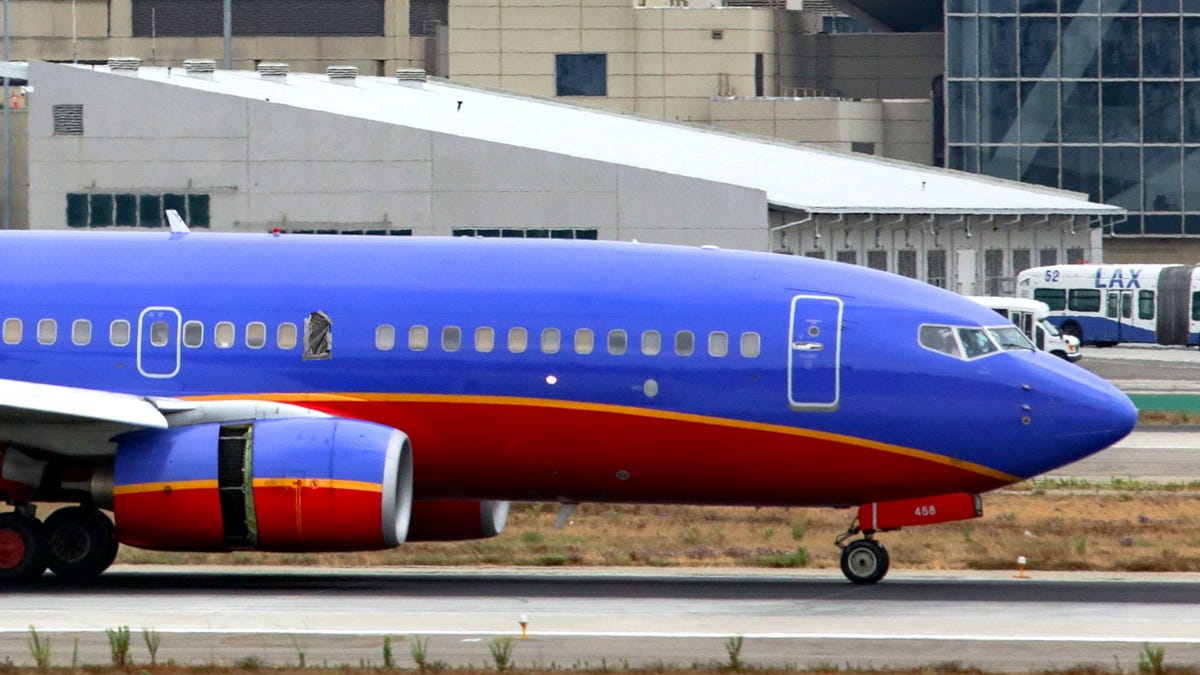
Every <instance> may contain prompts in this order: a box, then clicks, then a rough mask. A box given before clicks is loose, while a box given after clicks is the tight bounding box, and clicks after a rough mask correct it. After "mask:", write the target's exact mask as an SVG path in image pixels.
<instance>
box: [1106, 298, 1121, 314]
mask: <svg viewBox="0 0 1200 675" xmlns="http://www.w3.org/2000/svg"><path fill="white" fill-rule="evenodd" d="M1120 301H1121V294H1120V293H1112V292H1110V293H1109V294H1108V298H1106V303H1105V309H1104V314H1105V316H1107V317H1108V318H1110V319H1115V318H1117V305H1118V303H1120Z"/></svg>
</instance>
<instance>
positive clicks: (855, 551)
mask: <svg viewBox="0 0 1200 675" xmlns="http://www.w3.org/2000/svg"><path fill="white" fill-rule="evenodd" d="M859 532H862V533H863V538H862V539H856V540H854V541H852V542H850V543H849V544H847V543H845V542H846V540H847V539H849V538H850V537H853V536H854V535H856V534H858V533H859ZM835 543H836V544H837V546H838V548H840V549H842V574H844V575H846V578H847V579H849V580H850V581H851V582H853V583H856V584H873V583H875V582H877V581H879V580H880V579H882V578H883V577H884V576H885V575H887V573H888V565H889V564H891V560H890V558H889V557H888V552H887V549H885V548H884V547H883V545H882V544H880V543H879V542H878V541H875V531H874V530H866V531H863V530H860V529H859V527H858V519H857V518H855V519H854V522H853V523H852V524H851V525H850V529H849V530H847V531H846V532H844V533H843V534H842V535H841V536H839V537H838V538H837V541H836V542H835Z"/></svg>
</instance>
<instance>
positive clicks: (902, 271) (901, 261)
mask: <svg viewBox="0 0 1200 675" xmlns="http://www.w3.org/2000/svg"><path fill="white" fill-rule="evenodd" d="M896 274H899V275H900V276H902V277H908V278H909V279H916V278H917V252H916V251H914V250H913V249H910V248H906V249H901V250H899V251H896Z"/></svg>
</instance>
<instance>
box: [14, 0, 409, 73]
mask: <svg viewBox="0 0 1200 675" xmlns="http://www.w3.org/2000/svg"><path fill="white" fill-rule="evenodd" d="M72 6H74V16H72ZM9 12H10V14H9V26H10V30H11V45H10V53H11V54H12V58H13V59H14V60H33V59H40V60H46V61H63V62H69V61H71V60H73V59H78V60H79V61H80V62H85V63H87V62H91V63H97V62H98V63H103V62H105V61H106V60H107V59H108V58H109V57H112V56H136V57H138V58H140V59H142V60H143V62H145V63H146V64H147V65H164V66H166V65H178V64H180V63H181V62H182V61H183V60H184V59H193V58H212V59H217V61H218V63H220V61H221V59H222V56H223V53H224V45H223V42H222V39H221V38H220V37H162V36H159V37H157V38H154V39H151V38H149V37H133V34H134V32H133V15H132V1H131V0H75V2H74V3H71V2H62V1H61V0H10V10H9ZM408 14H409V2H408V0H384V26H383V34H382V35H379V36H368V37H363V36H317V37H261V36H260V37H255V36H235V37H234V38H233V43H232V50H233V67H234V68H238V69H244V70H253V69H254V66H255V65H256V64H257V63H259V62H262V61H283V62H286V63H289V64H290V65H291V67H292V70H295V71H304V72H322V71H324V69H325V67H326V66H330V65H354V66H358V68H359V72H361V73H363V74H364V75H385V74H390V73H392V72H394V71H395V69H397V68H421V67H424V65H425V55H426V43H427V42H429V38H422V37H411V36H410V35H409V33H408V27H409V26H408V22H409V16H408ZM72 26H74V39H72V30H73V29H72Z"/></svg>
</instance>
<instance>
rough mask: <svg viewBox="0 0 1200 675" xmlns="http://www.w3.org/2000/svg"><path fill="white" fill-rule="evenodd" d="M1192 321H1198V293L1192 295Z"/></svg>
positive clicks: (1199, 297) (1199, 318)
mask: <svg viewBox="0 0 1200 675" xmlns="http://www.w3.org/2000/svg"><path fill="white" fill-rule="evenodd" d="M1192 321H1200V293H1192Z"/></svg>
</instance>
